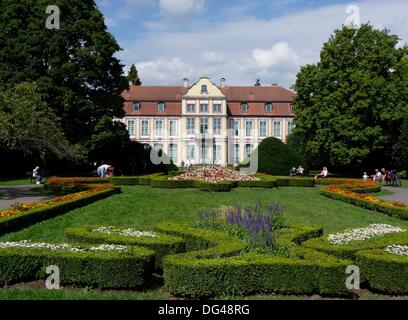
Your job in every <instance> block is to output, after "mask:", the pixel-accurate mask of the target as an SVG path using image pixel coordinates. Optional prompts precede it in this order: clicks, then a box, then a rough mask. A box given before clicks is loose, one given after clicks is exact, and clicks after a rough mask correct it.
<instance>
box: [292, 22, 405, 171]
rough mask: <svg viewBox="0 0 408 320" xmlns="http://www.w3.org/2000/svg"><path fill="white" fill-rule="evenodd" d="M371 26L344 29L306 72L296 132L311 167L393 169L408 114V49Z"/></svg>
mask: <svg viewBox="0 0 408 320" xmlns="http://www.w3.org/2000/svg"><path fill="white" fill-rule="evenodd" d="M398 42H399V38H398V37H397V36H395V35H390V34H389V32H388V31H387V30H382V31H380V30H375V29H374V28H373V27H372V26H371V25H368V24H365V25H362V26H361V27H360V28H359V29H353V28H348V27H343V28H342V29H341V30H336V31H335V34H334V36H332V37H331V38H330V40H329V41H328V42H327V43H325V44H324V46H323V49H322V51H321V54H320V61H319V62H318V63H317V64H312V65H307V66H304V67H302V68H301V71H300V72H299V74H298V75H297V80H296V84H295V86H294V89H295V90H296V91H297V96H296V98H295V100H294V107H295V108H296V118H295V125H296V128H295V134H296V135H297V136H300V137H302V139H301V140H302V141H303V144H304V146H303V149H304V151H305V154H307V156H308V159H309V160H310V165H312V166H314V167H318V166H319V167H320V166H321V165H331V166H332V167H335V168H337V169H348V170H350V168H358V167H363V166H374V163H375V166H379V165H384V166H385V165H387V164H388V163H389V161H390V159H391V154H392V145H393V141H394V140H395V138H396V136H397V135H398V128H399V127H400V124H401V121H402V118H403V116H404V115H405V114H406V113H407V112H408V104H407V101H408V95H407V93H408V92H407V87H408V82H407V79H408V77H407V67H406V59H407V58H406V56H407V50H406V48H397V44H398Z"/></svg>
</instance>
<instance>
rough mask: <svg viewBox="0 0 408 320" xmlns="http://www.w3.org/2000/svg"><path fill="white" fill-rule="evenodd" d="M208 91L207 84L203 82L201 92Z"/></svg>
mask: <svg viewBox="0 0 408 320" xmlns="http://www.w3.org/2000/svg"><path fill="white" fill-rule="evenodd" d="M207 93H208V87H207V86H206V85H205V84H203V85H202V86H201V94H207Z"/></svg>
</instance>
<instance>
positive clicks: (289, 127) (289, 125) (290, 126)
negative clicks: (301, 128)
mask: <svg viewBox="0 0 408 320" xmlns="http://www.w3.org/2000/svg"><path fill="white" fill-rule="evenodd" d="M286 128H287V135H290V134H291V133H292V132H293V129H294V128H295V124H294V123H293V120H288V121H287V123H286Z"/></svg>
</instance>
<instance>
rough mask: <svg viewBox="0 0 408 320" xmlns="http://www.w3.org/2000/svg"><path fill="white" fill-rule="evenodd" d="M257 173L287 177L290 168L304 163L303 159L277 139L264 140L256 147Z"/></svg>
mask: <svg viewBox="0 0 408 320" xmlns="http://www.w3.org/2000/svg"><path fill="white" fill-rule="evenodd" d="M254 152H258V171H259V172H263V173H268V174H271V175H287V174H288V173H289V171H290V169H291V168H292V167H298V166H299V165H301V164H304V163H305V160H304V159H303V157H302V156H301V155H300V154H298V153H297V152H296V151H293V150H292V149H290V148H289V147H288V146H287V145H286V144H284V143H283V142H282V141H281V140H279V139H277V138H273V137H270V138H266V139H264V140H262V142H261V143H260V144H259V146H258V147H257V150H255V151H254Z"/></svg>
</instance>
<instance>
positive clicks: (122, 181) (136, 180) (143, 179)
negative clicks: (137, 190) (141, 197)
mask: <svg viewBox="0 0 408 320" xmlns="http://www.w3.org/2000/svg"><path fill="white" fill-rule="evenodd" d="M161 175H162V173H152V174H148V175H145V176H135V177H125V176H118V177H111V178H110V179H109V180H110V181H111V182H112V183H113V184H114V185H119V186H136V185H150V181H151V179H153V178H157V177H160V176H161Z"/></svg>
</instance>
